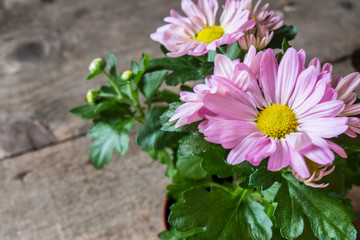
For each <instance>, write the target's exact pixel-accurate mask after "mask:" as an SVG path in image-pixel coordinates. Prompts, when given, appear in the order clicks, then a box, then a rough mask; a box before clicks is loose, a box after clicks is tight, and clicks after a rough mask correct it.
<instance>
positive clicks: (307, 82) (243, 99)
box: [203, 48, 348, 178]
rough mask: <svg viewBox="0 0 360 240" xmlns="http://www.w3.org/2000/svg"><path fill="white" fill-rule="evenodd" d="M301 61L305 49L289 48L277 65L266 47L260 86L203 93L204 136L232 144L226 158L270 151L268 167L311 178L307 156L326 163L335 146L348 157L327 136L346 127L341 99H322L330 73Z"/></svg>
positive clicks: (256, 159)
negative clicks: (257, 88) (206, 113)
mask: <svg viewBox="0 0 360 240" xmlns="http://www.w3.org/2000/svg"><path fill="white" fill-rule="evenodd" d="M304 62H305V52H304V51H303V50H300V51H299V52H296V50H295V49H293V48H289V49H288V50H287V51H286V53H285V55H284V57H283V59H282V60H281V62H280V64H279V65H278V63H277V61H276V58H275V54H274V52H273V51H272V50H271V49H269V50H267V51H266V52H265V53H264V55H263V57H262V59H261V63H260V74H259V77H258V83H259V89H261V91H260V92H258V93H257V92H256V91H253V92H252V94H248V92H247V90H246V91H241V90H238V91H237V92H236V94H226V95H223V94H217V93H213V94H207V95H205V96H204V97H203V103H204V106H205V107H206V108H207V109H208V110H209V111H210V112H211V113H212V115H211V116H209V117H207V120H208V123H207V127H206V128H205V129H204V131H203V133H204V135H205V139H206V140H207V141H209V142H214V143H218V144H221V145H222V146H223V147H224V148H227V149H231V151H230V153H229V155H228V157H227V161H228V163H230V164H239V163H241V162H243V161H245V160H247V161H249V162H250V163H252V164H253V165H258V164H260V162H261V161H262V160H263V159H265V158H267V157H269V161H268V169H269V170H271V171H278V170H280V169H282V168H284V167H287V166H290V167H291V168H292V169H293V170H294V171H295V172H296V173H297V174H298V176H300V177H301V178H309V177H310V171H309V169H308V166H307V164H306V162H305V159H308V160H309V161H312V162H314V163H317V164H320V165H323V166H326V165H329V164H331V163H332V162H333V160H334V157H335V155H334V152H333V151H335V152H336V153H338V154H339V155H340V156H342V157H346V155H345V152H344V151H343V149H342V148H341V147H339V146H338V145H336V144H334V143H332V142H330V141H328V140H327V139H329V138H333V137H337V136H338V135H340V134H342V133H344V132H345V131H346V130H347V128H348V126H347V125H346V123H347V120H348V119H347V117H337V116H338V115H339V114H340V113H341V112H342V111H343V109H344V107H345V105H344V103H343V101H340V100H329V101H325V102H321V100H322V99H323V97H324V96H325V94H326V92H327V85H328V82H329V79H330V78H331V77H330V74H329V73H326V72H325V73H322V74H319V73H318V71H317V69H316V68H315V67H314V66H309V67H308V68H306V69H305V68H304ZM220 65H223V64H220ZM324 123H326V124H324Z"/></svg>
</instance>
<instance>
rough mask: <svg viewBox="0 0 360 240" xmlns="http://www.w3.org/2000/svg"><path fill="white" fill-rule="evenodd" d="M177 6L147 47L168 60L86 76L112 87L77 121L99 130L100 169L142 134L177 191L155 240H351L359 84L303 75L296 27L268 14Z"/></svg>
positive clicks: (100, 65)
mask: <svg viewBox="0 0 360 240" xmlns="http://www.w3.org/2000/svg"><path fill="white" fill-rule="evenodd" d="M181 6H182V9H183V12H184V13H185V16H183V15H181V14H179V13H178V12H176V11H174V10H172V11H171V12H170V16H169V17H166V18H165V21H166V22H167V24H166V25H164V26H162V27H160V28H158V29H157V31H156V32H155V33H153V34H152V35H151V38H152V39H153V40H155V41H157V42H159V43H160V44H161V50H162V51H163V52H164V54H165V56H164V57H163V58H156V59H150V57H149V56H148V55H147V54H143V55H142V57H141V59H140V61H139V63H137V62H135V61H132V62H131V64H130V70H127V71H124V72H119V71H117V69H116V62H117V60H116V57H115V56H114V54H112V53H110V54H109V57H108V60H107V62H106V61H105V60H103V59H100V58H98V59H95V60H94V61H93V62H92V63H91V64H90V67H89V70H90V73H91V74H90V76H89V77H88V79H89V80H90V79H94V78H95V77H97V76H98V75H104V76H105V77H106V79H107V82H108V85H106V86H102V87H100V88H99V89H97V90H94V89H92V90H89V92H88V93H87V96H86V103H85V105H82V106H79V107H77V108H74V109H72V110H71V113H73V114H75V115H77V116H79V117H81V118H83V119H91V120H93V125H92V126H91V127H90V129H89V132H88V136H89V137H90V138H94V142H93V143H92V145H91V146H90V158H91V160H92V163H93V165H94V166H95V167H96V168H99V169H100V168H102V167H103V166H104V165H106V164H109V163H110V161H111V160H112V157H113V153H114V151H115V152H116V153H117V154H118V155H120V156H123V155H124V154H125V153H126V152H127V149H128V145H129V135H128V134H129V132H130V131H131V130H132V129H133V128H134V126H135V122H138V123H140V126H139V127H138V130H137V138H136V143H137V144H138V145H139V146H140V147H141V148H142V149H143V150H144V151H146V152H147V153H148V154H149V155H150V156H151V157H152V158H153V159H155V160H157V161H158V162H159V163H160V164H165V165H167V170H166V173H165V174H166V176H167V177H168V178H170V179H171V180H172V183H171V184H170V185H168V186H167V198H168V199H169V201H171V204H170V205H171V207H170V209H169V215H168V216H167V223H168V229H167V230H166V231H164V232H162V233H160V234H159V237H160V238H161V239H197V240H199V239H210V240H211V239H356V234H357V232H356V230H355V228H354V226H353V225H352V221H354V219H355V217H354V215H353V214H352V213H351V202H350V201H349V200H348V199H345V196H346V194H347V191H348V189H350V188H351V186H352V185H354V184H355V185H356V184H357V185H359V184H360V181H359V176H360V159H359V158H360V144H359V140H358V135H357V134H360V119H359V114H360V104H359V99H358V98H357V95H356V93H355V92H354V90H355V88H356V87H357V86H358V85H359V84H360V76H359V73H351V74H349V75H347V76H345V77H341V76H338V77H334V76H333V75H332V66H331V64H329V63H325V64H323V65H322V64H321V63H320V61H319V59H317V58H315V59H312V60H311V61H310V63H309V64H305V62H306V54H305V51H304V50H302V49H301V50H296V49H294V48H292V47H291V46H290V44H289V43H288V41H290V40H292V39H294V37H295V36H296V33H297V29H296V27H294V26H288V25H284V24H283V21H282V20H281V19H280V18H279V17H277V16H275V15H274V13H273V11H271V10H269V9H268V4H266V5H264V6H261V5H260V2H257V3H256V4H255V6H253V3H252V1H251V0H243V1H238V0H227V1H226V2H225V5H224V6H222V13H221V16H220V18H219V20H218V19H216V14H217V12H218V9H219V5H218V2H217V0H199V1H198V3H197V4H196V3H194V2H192V1H191V0H182V1H181ZM274 49H278V50H276V51H274ZM194 80H199V81H197V82H193V81H194ZM164 83H165V84H166V85H168V86H178V89H179V91H180V94H179V93H178V92H174V91H170V90H169V89H167V88H164V89H163V88H160V87H161V86H162V85H163V84H164ZM141 95H142V97H140V96H141ZM140 99H144V101H140ZM169 201H168V202H169Z"/></svg>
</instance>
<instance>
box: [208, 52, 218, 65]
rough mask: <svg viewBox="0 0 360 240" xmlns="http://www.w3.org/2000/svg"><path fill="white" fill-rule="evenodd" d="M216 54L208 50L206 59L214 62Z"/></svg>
mask: <svg viewBox="0 0 360 240" xmlns="http://www.w3.org/2000/svg"><path fill="white" fill-rule="evenodd" d="M216 54H217V53H216V52H215V51H209V52H208V53H207V61H208V62H214V60H215V56H216Z"/></svg>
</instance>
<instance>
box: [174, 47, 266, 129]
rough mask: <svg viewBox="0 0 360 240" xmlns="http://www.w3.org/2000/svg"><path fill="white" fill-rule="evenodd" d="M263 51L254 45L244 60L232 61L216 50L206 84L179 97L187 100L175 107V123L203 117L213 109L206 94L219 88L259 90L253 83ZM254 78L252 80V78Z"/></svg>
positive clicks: (193, 120)
mask: <svg viewBox="0 0 360 240" xmlns="http://www.w3.org/2000/svg"><path fill="white" fill-rule="evenodd" d="M262 54H263V52H259V53H256V49H255V48H254V47H251V48H250V49H249V52H248V53H247V54H246V55H245V58H244V62H242V63H241V62H240V61H239V60H238V59H237V60H234V61H231V60H230V59H229V58H228V57H226V56H224V55H221V54H217V55H216V56H215V63H214V75H212V76H209V77H207V78H206V79H205V84H198V85H196V86H195V87H194V89H193V90H194V92H186V91H184V92H181V93H180V100H181V101H183V102H184V104H182V105H181V106H179V107H178V108H177V109H176V110H175V114H174V115H173V116H172V117H171V118H170V120H169V121H175V120H178V121H177V123H176V124H175V127H180V126H183V125H186V124H190V123H193V122H197V121H200V120H202V119H204V118H205V115H206V114H207V115H211V112H210V111H209V110H208V109H207V108H206V107H205V106H204V103H203V98H204V96H206V95H207V94H210V93H214V92H217V93H218V94H220V93H221V94H223V95H225V94H227V93H229V92H234V91H235V92H236V89H239V90H243V91H245V90H247V89H248V90H249V93H251V92H252V91H251V90H253V91H256V89H254V87H253V86H252V85H254V84H253V83H254V82H255V81H254V79H256V77H257V74H258V72H259V67H260V59H261V57H262ZM251 79H253V81H251Z"/></svg>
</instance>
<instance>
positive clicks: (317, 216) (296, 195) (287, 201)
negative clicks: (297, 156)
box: [274, 173, 356, 240]
mask: <svg viewBox="0 0 360 240" xmlns="http://www.w3.org/2000/svg"><path fill="white" fill-rule="evenodd" d="M275 202H278V206H277V208H276V210H275V214H274V215H275V222H276V225H277V227H279V228H280V229H281V234H282V235H283V236H284V237H286V238H288V239H290V238H297V237H298V236H300V235H301V233H302V232H303V229H304V216H306V217H308V218H309V220H310V223H311V228H312V230H313V232H314V235H315V236H316V237H318V238H319V239H320V240H325V239H329V240H330V239H343V240H347V239H349V240H350V239H354V240H355V239H356V230H355V228H354V226H353V225H352V224H351V222H352V220H353V219H354V215H353V214H352V213H351V211H350V209H349V208H348V207H347V206H345V205H343V203H342V202H341V201H338V200H335V199H333V198H331V197H329V196H328V192H327V191H326V189H316V188H312V187H308V186H306V185H300V183H299V182H298V180H297V179H295V178H294V176H293V175H292V174H291V173H284V174H283V179H282V184H281V187H280V188H279V190H278V192H277V195H276V197H275Z"/></svg>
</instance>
